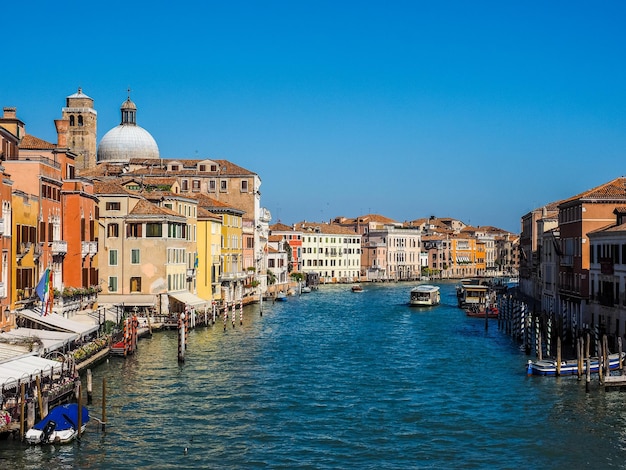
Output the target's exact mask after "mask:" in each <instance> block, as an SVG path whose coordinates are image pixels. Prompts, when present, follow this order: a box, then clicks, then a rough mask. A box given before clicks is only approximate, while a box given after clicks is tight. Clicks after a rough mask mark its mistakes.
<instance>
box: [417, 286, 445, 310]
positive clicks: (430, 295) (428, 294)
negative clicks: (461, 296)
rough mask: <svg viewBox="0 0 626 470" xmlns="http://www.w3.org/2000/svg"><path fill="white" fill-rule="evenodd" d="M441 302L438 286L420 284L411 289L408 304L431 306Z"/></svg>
mask: <svg viewBox="0 0 626 470" xmlns="http://www.w3.org/2000/svg"><path fill="white" fill-rule="evenodd" d="M439 302H441V294H440V292H439V287H437V286H431V285H430V284H422V285H420V286H417V287H414V288H413V289H411V297H410V300H409V304H410V305H415V306H418V307H433V306H435V305H439Z"/></svg>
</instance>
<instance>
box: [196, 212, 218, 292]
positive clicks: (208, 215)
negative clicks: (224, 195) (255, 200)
mask: <svg viewBox="0 0 626 470" xmlns="http://www.w3.org/2000/svg"><path fill="white" fill-rule="evenodd" d="M221 243H222V217H221V216H219V215H216V214H213V213H212V212H209V211H208V210H206V209H204V208H202V207H198V243H197V247H198V258H197V263H196V283H197V288H198V296H200V297H202V298H203V299H207V300H211V301H216V302H217V301H220V300H221V299H222V297H221V295H222V292H221V289H220V282H219V275H220V269H221V264H220V262H221V254H222V246H221Z"/></svg>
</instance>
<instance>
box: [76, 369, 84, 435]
mask: <svg viewBox="0 0 626 470" xmlns="http://www.w3.org/2000/svg"><path fill="white" fill-rule="evenodd" d="M77 387H78V393H77V395H78V396H77V397H76V398H77V404H78V430H77V431H78V436H77V439H78V440H80V435H81V431H82V429H83V387H82V383H81V382H80V380H79V381H78V385H77Z"/></svg>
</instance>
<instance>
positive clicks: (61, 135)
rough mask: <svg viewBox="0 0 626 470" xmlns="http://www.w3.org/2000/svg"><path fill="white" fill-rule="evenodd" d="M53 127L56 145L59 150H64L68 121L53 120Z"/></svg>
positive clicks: (68, 126)
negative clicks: (55, 132) (55, 131)
mask: <svg viewBox="0 0 626 470" xmlns="http://www.w3.org/2000/svg"><path fill="white" fill-rule="evenodd" d="M54 125H55V126H56V128H57V145H58V146H59V147H61V148H66V147H67V134H68V131H69V128H70V121H69V119H55V120H54Z"/></svg>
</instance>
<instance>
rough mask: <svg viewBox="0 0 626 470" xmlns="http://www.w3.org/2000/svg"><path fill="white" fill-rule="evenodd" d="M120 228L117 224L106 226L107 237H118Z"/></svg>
mask: <svg viewBox="0 0 626 470" xmlns="http://www.w3.org/2000/svg"><path fill="white" fill-rule="evenodd" d="M119 236H120V226H119V225H118V224H109V225H107V237H119Z"/></svg>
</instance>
